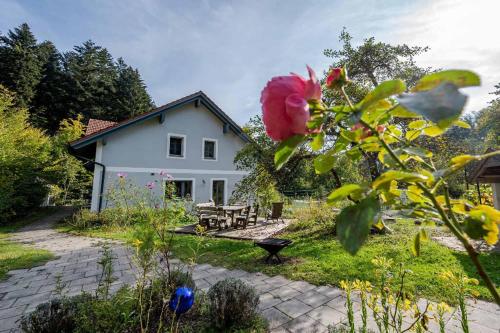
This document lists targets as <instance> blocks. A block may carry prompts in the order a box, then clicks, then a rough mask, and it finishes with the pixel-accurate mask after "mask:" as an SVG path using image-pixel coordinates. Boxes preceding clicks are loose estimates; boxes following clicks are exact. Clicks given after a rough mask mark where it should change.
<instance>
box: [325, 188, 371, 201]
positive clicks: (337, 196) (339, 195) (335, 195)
mask: <svg viewBox="0 0 500 333" xmlns="http://www.w3.org/2000/svg"><path fill="white" fill-rule="evenodd" d="M360 190H362V187H361V186H359V185H358V184H346V185H344V186H342V187H340V188H338V189H336V190H335V191H333V192H332V193H330V195H329V196H328V198H327V199H326V203H327V204H329V205H331V204H333V203H335V202H336V201H339V200H342V199H345V198H347V197H348V196H349V195H350V194H351V193H353V192H357V191H360Z"/></svg>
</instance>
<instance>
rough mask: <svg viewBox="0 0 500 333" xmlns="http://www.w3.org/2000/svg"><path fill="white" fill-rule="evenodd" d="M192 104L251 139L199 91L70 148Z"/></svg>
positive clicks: (78, 147) (245, 138) (91, 136)
mask: <svg viewBox="0 0 500 333" xmlns="http://www.w3.org/2000/svg"><path fill="white" fill-rule="evenodd" d="M190 103H200V104H203V105H204V106H205V107H206V108H207V109H208V110H209V111H211V112H212V113H213V114H214V115H215V116H216V117H217V118H219V119H220V121H221V122H222V123H224V124H225V125H227V126H228V127H229V129H231V130H232V131H233V132H234V133H235V134H236V135H237V136H239V137H240V138H241V139H242V140H243V141H245V142H249V141H250V138H249V137H248V135H246V133H245V132H243V130H242V129H241V127H240V126H238V124H236V123H235V122H234V121H233V120H232V119H231V118H230V117H229V116H228V115H227V114H226V113H224V111H222V110H221V109H220V108H219V107H218V106H217V104H215V103H214V102H213V101H212V100H211V99H210V98H208V96H207V95H205V93H204V92H203V91H198V92H196V93H194V94H191V95H188V96H185V97H182V98H180V99H178V100H175V101H173V102H170V103H167V104H165V105H162V106H160V107H158V108H156V109H153V110H151V111H150V112H146V113H143V114H140V115H138V116H136V117H133V118H130V119H126V120H124V121H121V122H119V123H117V124H115V125H113V126H110V127H107V128H105V129H103V130H101V131H98V132H96V133H92V134H90V135H86V136H84V137H82V138H80V139H78V140H75V141H73V142H70V144H69V145H70V147H71V148H72V149H75V150H77V149H80V148H83V147H85V146H88V145H90V144H92V143H95V142H97V141H98V140H101V139H103V138H104V137H106V136H108V135H110V134H112V133H114V132H116V131H119V130H120V129H122V128H126V127H129V126H132V125H134V124H136V123H139V122H142V121H144V120H147V119H151V118H154V117H162V115H163V114H164V113H166V112H169V111H172V110H175V109H178V108H180V107H182V106H184V105H188V104H190Z"/></svg>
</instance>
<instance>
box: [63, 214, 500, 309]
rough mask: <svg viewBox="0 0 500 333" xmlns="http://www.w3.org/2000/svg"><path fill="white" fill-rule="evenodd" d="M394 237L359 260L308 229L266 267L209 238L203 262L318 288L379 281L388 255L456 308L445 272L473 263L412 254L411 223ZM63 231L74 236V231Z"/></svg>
mask: <svg viewBox="0 0 500 333" xmlns="http://www.w3.org/2000/svg"><path fill="white" fill-rule="evenodd" d="M392 227H393V229H394V233H393V234H391V235H383V236H382V235H374V236H370V238H369V240H368V242H367V243H366V244H365V246H364V247H363V248H362V249H361V250H360V251H359V252H358V254H357V255H356V256H351V255H349V254H348V253H347V252H345V251H344V250H343V249H342V247H341V246H340V244H339V242H338V241H337V240H336V239H335V237H334V236H333V235H331V234H329V233H327V232H325V229H323V228H320V227H311V226H304V227H303V228H295V230H289V231H287V232H285V233H283V234H282V235H280V236H279V237H281V238H289V239H292V240H293V241H294V243H293V245H292V246H290V247H289V248H287V249H285V250H283V251H282V254H283V256H284V257H285V258H286V263H285V264H283V265H266V264H265V263H264V262H263V259H264V257H265V252H264V250H262V249H260V248H259V247H254V246H253V243H252V242H249V241H234V240H227V239H220V238H205V240H204V242H203V247H202V248H201V250H200V251H199V252H198V256H197V261H198V262H200V263H210V264H213V265H220V266H225V267H228V268H241V269H244V270H247V271H261V272H265V273H267V274H270V275H277V274H281V275H284V276H286V277H288V278H291V279H297V280H298V279H302V280H306V281H309V282H311V283H314V284H317V285H323V284H332V285H338V284H339V281H341V280H343V279H351V280H353V279H363V280H370V281H372V282H373V281H374V279H373V265H372V263H371V260H372V259H373V258H374V257H376V256H382V255H383V256H386V257H388V258H392V259H394V261H395V262H403V263H405V267H406V268H408V269H410V270H411V271H413V274H411V275H410V276H409V278H408V287H409V288H410V290H412V291H413V292H418V294H419V295H421V296H424V297H427V298H430V299H433V300H443V301H448V302H451V303H453V301H452V297H451V295H453V293H452V291H451V290H449V288H448V287H447V285H446V283H444V282H443V281H441V280H440V279H438V278H437V276H438V274H439V273H440V272H441V271H443V270H453V271H456V272H460V271H461V272H465V273H467V274H468V275H469V276H474V277H476V278H477V277H478V276H477V275H476V273H475V270H474V267H473V265H472V264H471V262H470V260H469V258H468V257H467V255H466V254H464V253H459V252H455V251H451V250H449V249H448V248H446V247H443V246H441V245H439V244H437V243H434V242H429V243H425V244H424V245H423V248H422V251H421V255H420V257H414V256H413V255H412V254H411V252H410V244H411V242H412V234H413V233H414V232H415V231H414V230H415V229H414V227H413V226H410V225H408V224H406V223H405V222H398V223H397V224H395V225H393V226H392ZM62 230H65V231H71V229H70V228H69V227H62ZM132 232H133V230H132V229H125V230H107V231H106V230H102V229H93V230H90V231H87V232H85V234H86V235H92V236H99V237H105V238H113V239H121V240H125V241H130V240H131V239H132V237H133V236H132ZM198 240H199V238H198V237H196V236H187V235H177V236H176V238H175V242H174V244H175V245H174V251H173V252H174V255H175V256H176V257H179V258H181V259H188V258H192V257H193V250H192V249H193V248H196V244H197V242H198ZM481 262H482V263H483V264H484V266H485V268H486V270H487V272H488V273H489V274H490V276H491V277H492V278H493V280H494V282H495V283H496V285H500V255H498V254H484V255H482V256H481ZM475 289H476V290H477V291H478V292H479V293H480V296H481V298H485V299H491V297H490V295H489V293H488V291H487V289H486V287H484V285H479V286H477V287H475Z"/></svg>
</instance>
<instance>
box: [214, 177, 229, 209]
mask: <svg viewBox="0 0 500 333" xmlns="http://www.w3.org/2000/svg"><path fill="white" fill-rule="evenodd" d="M214 180H222V181H224V205H227V178H210V200H212V201H214V198H213V195H214V193H213V191H214Z"/></svg>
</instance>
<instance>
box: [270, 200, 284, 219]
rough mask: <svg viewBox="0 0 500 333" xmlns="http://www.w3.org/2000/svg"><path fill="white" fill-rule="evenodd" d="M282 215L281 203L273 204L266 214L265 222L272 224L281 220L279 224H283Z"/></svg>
mask: <svg viewBox="0 0 500 333" xmlns="http://www.w3.org/2000/svg"><path fill="white" fill-rule="evenodd" d="M282 214H283V202H273V203H272V206H271V210H270V211H268V213H267V218H266V222H267V221H269V220H271V221H273V222H274V221H276V222H279V220H281V222H283V223H285V221H284V220H283V217H282Z"/></svg>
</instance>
